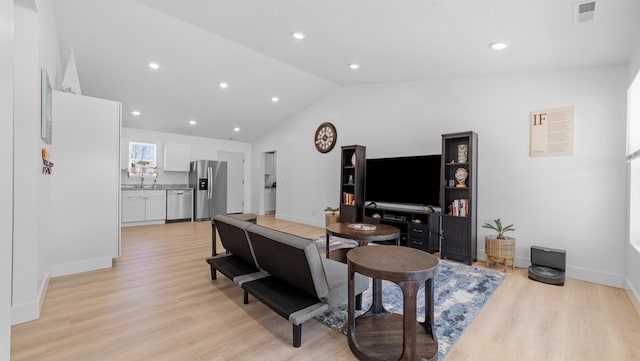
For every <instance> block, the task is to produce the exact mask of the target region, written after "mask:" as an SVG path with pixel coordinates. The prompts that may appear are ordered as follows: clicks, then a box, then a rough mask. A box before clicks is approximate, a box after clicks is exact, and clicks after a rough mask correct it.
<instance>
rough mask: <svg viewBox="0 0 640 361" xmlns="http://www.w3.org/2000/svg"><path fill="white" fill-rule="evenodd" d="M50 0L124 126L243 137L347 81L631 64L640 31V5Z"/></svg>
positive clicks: (64, 53)
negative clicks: (500, 46) (497, 46)
mask: <svg viewBox="0 0 640 361" xmlns="http://www.w3.org/2000/svg"><path fill="white" fill-rule="evenodd" d="M53 3H54V8H55V13H56V22H57V30H58V36H59V41H60V47H61V49H60V51H61V58H62V61H63V66H64V65H66V62H67V60H68V58H69V54H70V53H71V49H73V54H74V57H75V61H76V66H77V72H78V78H79V82H80V86H81V89H82V93H83V94H84V95H89V96H94V97H100V98H105V99H112V100H116V101H120V102H121V103H122V108H123V126H125V127H131V128H142V129H150V130H158V131H165V132H171V133H179V134H187V135H196V136H203V137H210V138H219V139H236V140H239V141H246V142H251V141H253V140H255V139H257V138H258V137H260V136H261V135H263V134H264V133H266V132H268V131H269V130H270V129H272V128H273V127H275V126H276V125H278V124H279V123H281V122H282V121H284V120H286V119H287V118H289V117H291V116H292V115H294V114H296V113H297V112H299V111H301V110H303V109H304V108H306V107H307V106H309V105H310V104H312V103H313V102H315V101H317V100H318V99H319V98H321V97H323V96H324V95H326V94H327V93H329V92H331V91H332V90H333V89H335V88H336V87H339V86H344V85H351V84H362V83H379V82H397V81H412V80H428V79H432V78H442V77H458V76H473V75H493V74H504V73H514V72H530V71H541V70H551V69H566V68H576V67H592V66H608V65H619V64H626V63H628V61H629V59H630V57H631V54H632V50H633V47H634V46H635V45H636V44H637V43H638V41H637V37H638V34H640V1H637V0H596V1H595V11H593V12H591V11H588V10H589V9H590V8H589V7H588V6H586V7H585V6H583V8H582V10H587V12H586V13H584V14H582V15H581V16H578V5H579V2H578V1H574V0H406V1H404V0H403V1H391V0H277V1H260V0H235V1H229V0H227V1H223V0H180V1H172V0H55V1H54V2H53ZM580 3H583V2H580ZM590 17H593V19H592V20H588V21H584V20H585V19H588V18H590ZM294 32H301V33H303V34H304V35H305V38H304V39H302V40H298V39H295V38H293V37H292V33H294ZM496 41H506V42H508V43H509V45H510V46H509V47H508V48H506V49H504V50H500V51H495V50H492V49H491V48H490V47H489V43H492V42H496ZM151 62H155V63H157V64H158V65H159V69H157V70H153V69H150V68H149V66H148V64H149V63H151ZM350 64H358V65H359V66H360V68H359V69H357V70H353V69H351V68H350V67H349V65H350ZM223 82H224V83H227V84H228V87H227V88H224V89H223V88H221V87H220V83H223ZM274 97H277V98H278V101H277V102H274V101H272V98H274ZM134 110H137V111H139V112H140V115H138V116H135V115H133V114H132V113H131V112H132V111H134ZM190 120H195V121H196V122H197V124H195V125H191V124H189V121H190ZM234 127H238V128H239V129H240V130H239V131H238V132H234V131H233V128H234Z"/></svg>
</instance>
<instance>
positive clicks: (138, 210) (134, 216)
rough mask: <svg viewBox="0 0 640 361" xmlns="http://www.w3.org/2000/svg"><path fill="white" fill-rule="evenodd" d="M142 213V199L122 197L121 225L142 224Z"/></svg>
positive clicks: (143, 211)
mask: <svg viewBox="0 0 640 361" xmlns="http://www.w3.org/2000/svg"><path fill="white" fill-rule="evenodd" d="M144 213H145V209H144V200H143V199H142V197H131V196H122V223H128V222H142V221H144Z"/></svg>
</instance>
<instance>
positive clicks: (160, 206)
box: [144, 191, 167, 221]
mask: <svg viewBox="0 0 640 361" xmlns="http://www.w3.org/2000/svg"><path fill="white" fill-rule="evenodd" d="M166 218H167V194H166V192H165V191H162V195H154V196H152V195H150V196H148V197H146V198H145V205H144V220H145V221H156V220H162V221H164V220H165V219H166Z"/></svg>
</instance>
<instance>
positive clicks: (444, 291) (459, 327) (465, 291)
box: [316, 238, 505, 360]
mask: <svg viewBox="0 0 640 361" xmlns="http://www.w3.org/2000/svg"><path fill="white" fill-rule="evenodd" d="M325 242H326V241H325V238H323V239H322V240H320V239H318V240H317V243H318V247H321V250H322V253H323V254H324V249H325ZM348 242H352V241H346V243H348ZM329 245H330V249H335V248H339V247H341V246H344V245H345V242H344V241H343V240H340V239H334V238H332V239H331V242H330V243H329ZM504 277H505V275H504V274H502V273H498V272H493V271H489V270H484V269H481V268H477V267H473V266H467V265H464V264H461V263H454V262H449V261H446V260H440V262H439V264H438V273H437V274H436V277H435V281H434V298H435V302H434V319H435V322H434V323H435V325H434V329H435V334H436V337H437V338H438V360H443V359H444V357H445V356H446V355H447V353H448V352H449V350H450V349H451V347H452V346H453V345H454V344H455V343H456V341H458V339H459V338H460V336H462V334H463V333H464V331H465V330H466V329H467V327H469V325H470V324H471V322H472V321H473V320H474V318H475V317H476V316H477V315H478V313H479V312H480V310H481V309H482V307H483V306H484V305H485V304H486V303H487V301H488V300H489V298H491V296H492V295H493V293H494V292H495V290H496V289H497V288H498V286H499V285H500V284H501V283H502V281H503V280H504ZM382 303H383V305H384V307H385V309H387V310H388V311H390V312H393V313H402V291H401V290H400V287H398V286H397V285H396V284H394V283H392V282H388V281H382ZM370 305H371V287H369V289H368V290H367V291H365V292H364V293H363V297H362V309H363V311H356V316H358V315H360V314H362V313H364V312H365V310H367V309H368V308H369V306H370ZM417 305H418V310H417V317H418V321H424V285H423V286H421V287H420V290H419V291H418V300H417ZM346 319H347V306H346V305H343V306H341V307H338V308H334V309H330V310H329V311H327V312H326V313H324V314H323V315H320V316H317V317H316V320H318V321H320V322H321V323H323V324H325V325H327V326H329V327H331V328H332V329H334V330H336V331H339V332H341V333H343V334H346V328H345V327H344V326H345V321H346Z"/></svg>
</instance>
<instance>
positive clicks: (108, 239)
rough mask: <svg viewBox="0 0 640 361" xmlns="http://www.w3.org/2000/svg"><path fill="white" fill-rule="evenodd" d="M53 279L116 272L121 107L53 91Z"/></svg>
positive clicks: (109, 102) (50, 230)
mask: <svg viewBox="0 0 640 361" xmlns="http://www.w3.org/2000/svg"><path fill="white" fill-rule="evenodd" d="M52 113H53V116H52V121H53V127H54V129H55V132H54V134H53V141H52V144H51V154H52V157H53V163H54V168H53V173H52V177H51V180H52V184H51V206H52V209H53V210H55V212H52V213H51V214H49V215H48V218H50V220H51V227H50V229H49V233H50V235H51V236H50V237H51V250H50V252H51V276H52V277H55V276H61V275H67V274H72V273H79V272H85V271H90V270H96V269H101V268H108V267H111V260H112V258H115V257H117V255H118V253H119V252H118V246H119V237H120V217H119V205H120V203H119V198H120V179H119V175H118V169H119V163H120V156H119V154H120V152H119V151H120V147H119V140H120V103H118V102H114V101H111V100H105V99H98V98H93V97H88V96H83V95H75V94H71V93H65V92H60V91H54V92H53V103H52Z"/></svg>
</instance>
